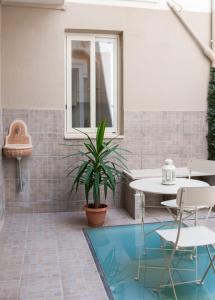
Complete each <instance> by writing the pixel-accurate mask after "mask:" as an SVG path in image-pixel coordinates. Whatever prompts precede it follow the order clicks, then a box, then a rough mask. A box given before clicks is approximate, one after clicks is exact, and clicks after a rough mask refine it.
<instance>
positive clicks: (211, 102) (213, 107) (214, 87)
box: [207, 67, 215, 160]
mask: <svg viewBox="0 0 215 300" xmlns="http://www.w3.org/2000/svg"><path fill="white" fill-rule="evenodd" d="M207 139H208V159H210V160H215V68H213V67H211V71H210V82H209V87H208V136H207Z"/></svg>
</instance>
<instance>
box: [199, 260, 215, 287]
mask: <svg viewBox="0 0 215 300" xmlns="http://www.w3.org/2000/svg"><path fill="white" fill-rule="evenodd" d="M214 260H215V255H214V257H213V258H212V260H211V262H210V263H209V265H208V267H207V269H206V271H205V273H204V275H203V276H202V279H201V281H200V284H203V283H204V280H205V278H206V276H207V274H208V272H209V270H210V268H211V266H214V264H213V263H214Z"/></svg>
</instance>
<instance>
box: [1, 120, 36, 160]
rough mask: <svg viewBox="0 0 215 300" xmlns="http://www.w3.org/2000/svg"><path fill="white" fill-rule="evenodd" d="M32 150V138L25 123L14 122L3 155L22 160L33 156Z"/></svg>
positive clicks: (20, 121) (6, 139)
mask: <svg viewBox="0 0 215 300" xmlns="http://www.w3.org/2000/svg"><path fill="white" fill-rule="evenodd" d="M32 149H33V146H32V142H31V137H30V135H29V134H28V130H27V126H26V124H25V122H24V121H22V120H15V121H13V122H12V123H11V125H10V128H9V134H8V135H7V136H6V138H5V145H4V147H3V154H4V155H5V156H7V157H11V158H17V159H21V158H23V157H26V156H29V155H31V154H32Z"/></svg>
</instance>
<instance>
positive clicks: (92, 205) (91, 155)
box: [68, 121, 127, 227]
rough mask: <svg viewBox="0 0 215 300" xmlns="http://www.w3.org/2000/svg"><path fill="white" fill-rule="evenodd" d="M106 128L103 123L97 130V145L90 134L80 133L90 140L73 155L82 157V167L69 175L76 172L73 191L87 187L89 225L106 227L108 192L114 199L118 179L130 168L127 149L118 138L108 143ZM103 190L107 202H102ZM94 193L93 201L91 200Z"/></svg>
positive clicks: (86, 207) (103, 122) (73, 170)
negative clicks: (123, 153)
mask: <svg viewBox="0 0 215 300" xmlns="http://www.w3.org/2000/svg"><path fill="white" fill-rule="evenodd" d="M105 128H106V122H105V121H102V122H101V123H100V125H99V126H98V128H97V133H96V139H95V142H93V141H92V139H91V138H90V137H89V135H88V134H86V133H84V132H82V131H80V130H78V131H79V132H82V133H83V134H84V135H85V136H86V137H87V140H86V142H84V143H83V146H84V149H83V150H79V151H78V152H76V153H72V154H71V155H69V156H74V155H75V156H76V155H77V156H79V157H80V160H79V165H78V166H76V167H75V168H72V169H70V171H69V173H68V175H73V174H74V173H75V176H74V179H73V184H72V191H76V192H77V191H78V188H79V186H80V185H83V186H84V190H85V198H86V205H85V206H84V209H85V212H86V216H87V220H88V225H89V226H92V227H99V226H102V225H103V224H104V220H105V215H106V211H107V205H106V204H105V203H104V202H103V200H106V197H107V192H108V190H111V191H112V192H113V196H114V193H115V189H116V184H117V180H118V179H119V178H120V177H121V176H122V175H123V174H122V169H123V168H124V169H127V166H126V164H125V162H124V161H125V158H124V157H123V156H122V155H121V154H120V151H121V150H123V149H121V148H119V145H118V144H116V143H114V139H111V140H109V141H105V139H104V136H105ZM76 130H77V129H76ZM125 151H126V150H125ZM102 189H103V191H104V199H101V191H102ZM91 192H92V201H90V197H89V196H90V193H91Z"/></svg>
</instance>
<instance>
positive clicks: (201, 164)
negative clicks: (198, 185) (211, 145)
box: [188, 158, 215, 176]
mask: <svg viewBox="0 0 215 300" xmlns="http://www.w3.org/2000/svg"><path fill="white" fill-rule="evenodd" d="M188 168H189V170H190V174H191V176H192V172H193V171H197V172H202V173H206V174H209V175H215V161H214V160H207V159H198V158H193V159H191V160H190V161H189V163H188Z"/></svg>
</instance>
